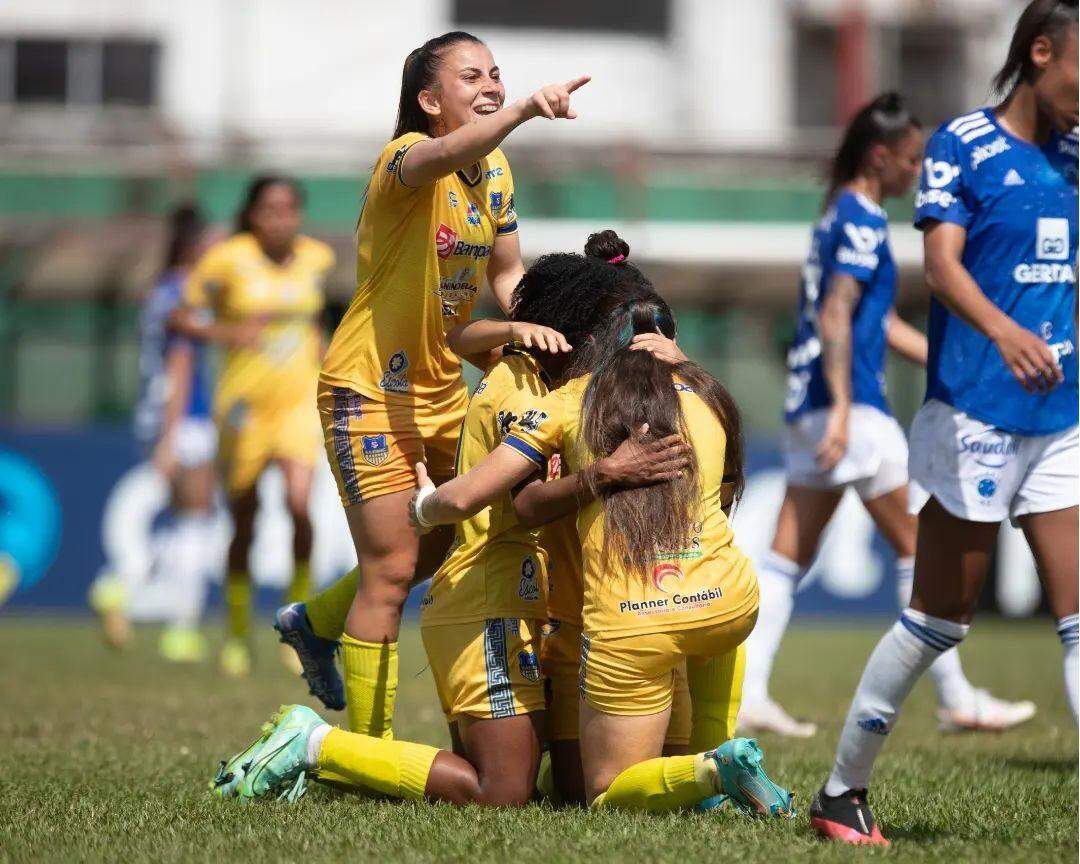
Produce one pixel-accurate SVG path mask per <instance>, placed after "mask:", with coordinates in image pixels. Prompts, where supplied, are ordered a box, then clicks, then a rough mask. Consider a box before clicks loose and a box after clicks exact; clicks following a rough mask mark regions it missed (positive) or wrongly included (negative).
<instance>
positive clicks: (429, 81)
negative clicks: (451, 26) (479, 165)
mask: <svg viewBox="0 0 1080 864" xmlns="http://www.w3.org/2000/svg"><path fill="white" fill-rule="evenodd" d="M459 42H476V43H477V44H478V45H483V44H484V43H483V40H481V39H477V38H476V37H475V36H473V35H472V34H471V33H466V32H465V31H464V30H454V31H452V32H450V33H443V34H442V36H436V37H435V38H433V39H428V41H427V42H425V43H424V44H423V45H421V46H420V47H419V48H415V49H413V50H412V51H410V52H409V56H408V57H406V58H405V66H404V67H403V68H402V70H401V95H400V96H399V97H398V112H397V123H396V124H395V125H394V138H400V137H401V136H402V135H404V134H405V133H406V132H423V133H424V134H425V135H430V134H431V118H429V117H428V115H427V114H425V113H424V109H423V108H421V107H420V102H419V101H418V97H419V96H420V91H421V90H427V89H429V88H430V87H431V86H432V85H433V84H434V83H435V76H436V75H437V74H438V72H439V64H440V63H441V62H442V58H443V54H444V53H445V52H446V51H447V49H449V48H452V47H453V46H454V45H457V44H458V43H459Z"/></svg>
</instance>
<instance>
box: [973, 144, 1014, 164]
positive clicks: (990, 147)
mask: <svg viewBox="0 0 1080 864" xmlns="http://www.w3.org/2000/svg"><path fill="white" fill-rule="evenodd" d="M1011 149H1012V148H1011V147H1010V146H1009V142H1008V141H1006V140H1005V139H1004V138H1003V137H1002V136H1001V135H998V137H997V138H995V139H994V140H993V141H991V142H990V143H989V144H982V145H980V146H978V147H973V148H972V149H971V167H972V169H973V170H978V168H979V166H980V165H982V163H983V162H985V161H986V160H987V159H993V158H994V157H995V156H998V155H1000V154H1002V153H1004V152H1005V151H1006V150H1011Z"/></svg>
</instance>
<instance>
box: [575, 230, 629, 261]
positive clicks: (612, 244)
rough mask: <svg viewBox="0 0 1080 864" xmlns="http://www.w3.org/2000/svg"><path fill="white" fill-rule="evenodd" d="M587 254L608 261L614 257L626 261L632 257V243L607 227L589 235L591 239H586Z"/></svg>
mask: <svg viewBox="0 0 1080 864" xmlns="http://www.w3.org/2000/svg"><path fill="white" fill-rule="evenodd" d="M585 254H586V255H587V256H588V257H589V258H599V259H600V260H602V261H607V262H611V260H612V259H613V258H616V259H618V260H619V261H625V260H626V259H627V258H629V257H630V244H629V243H627V242H626V241H625V240H623V239H622V237H620V236H619V235H618V234H616V233H615V232H614V231H612V230H611V229H610V228H607V229H605V230H603V231H597V232H596V233H595V234H590V235H589V239H588V240H586V241H585ZM620 256H621V257H620Z"/></svg>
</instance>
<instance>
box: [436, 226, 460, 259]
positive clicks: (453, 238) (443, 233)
mask: <svg viewBox="0 0 1080 864" xmlns="http://www.w3.org/2000/svg"><path fill="white" fill-rule="evenodd" d="M456 245H457V232H456V231H455V230H454V229H453V228H450V227H449V226H447V225H443V224H441V223H440V224H439V227H438V228H437V229H435V254H436V255H438V256H439V257H440V258H442V259H443V260H446V259H447V258H449V257H450V256H451V255H453V254H454V247H455V246H456Z"/></svg>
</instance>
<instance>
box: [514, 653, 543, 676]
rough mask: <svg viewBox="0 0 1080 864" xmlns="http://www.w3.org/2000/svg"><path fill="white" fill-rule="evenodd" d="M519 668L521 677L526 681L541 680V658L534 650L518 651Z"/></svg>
mask: <svg viewBox="0 0 1080 864" xmlns="http://www.w3.org/2000/svg"><path fill="white" fill-rule="evenodd" d="M518 668H519V669H520V670H521V677H522V678H524V679H525V680H526V681H534V682H535V681H539V680H540V660H539V659H538V658H537V656H536V652H534V651H521V652H519V653H518Z"/></svg>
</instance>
